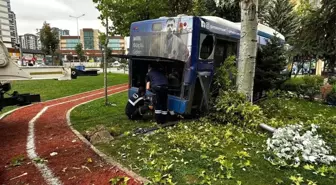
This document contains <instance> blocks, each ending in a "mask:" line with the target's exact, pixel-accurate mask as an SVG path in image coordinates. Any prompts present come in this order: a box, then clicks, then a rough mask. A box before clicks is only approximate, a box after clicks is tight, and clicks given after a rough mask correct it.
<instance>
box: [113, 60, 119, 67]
mask: <svg viewBox="0 0 336 185" xmlns="http://www.w3.org/2000/svg"><path fill="white" fill-rule="evenodd" d="M112 66H113V67H119V66H120V62H118V61H115V62H113V63H112Z"/></svg>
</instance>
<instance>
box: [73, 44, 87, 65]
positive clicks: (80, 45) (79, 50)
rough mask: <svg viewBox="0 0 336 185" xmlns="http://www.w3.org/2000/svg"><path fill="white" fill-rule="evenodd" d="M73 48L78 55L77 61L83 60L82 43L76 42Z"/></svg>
mask: <svg viewBox="0 0 336 185" xmlns="http://www.w3.org/2000/svg"><path fill="white" fill-rule="evenodd" d="M75 50H76V53H77V56H78V59H79V61H80V62H82V61H83V60H85V58H84V51H83V45H82V43H78V44H77V45H76V48H75Z"/></svg>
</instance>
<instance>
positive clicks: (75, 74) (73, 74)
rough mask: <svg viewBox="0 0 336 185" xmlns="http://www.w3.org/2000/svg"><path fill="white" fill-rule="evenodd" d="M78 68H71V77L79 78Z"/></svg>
mask: <svg viewBox="0 0 336 185" xmlns="http://www.w3.org/2000/svg"><path fill="white" fill-rule="evenodd" d="M77 76H78V75H77V70H76V69H71V79H77Z"/></svg>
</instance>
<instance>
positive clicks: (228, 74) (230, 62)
mask: <svg viewBox="0 0 336 185" xmlns="http://www.w3.org/2000/svg"><path fill="white" fill-rule="evenodd" d="M236 77H237V67H236V57H235V56H229V57H228V58H227V59H226V60H225V61H224V63H223V65H221V66H220V67H219V68H218V69H217V70H216V73H215V78H214V83H213V86H214V89H215V91H218V90H229V89H234V88H235V79H236ZM216 93H217V92H216Z"/></svg>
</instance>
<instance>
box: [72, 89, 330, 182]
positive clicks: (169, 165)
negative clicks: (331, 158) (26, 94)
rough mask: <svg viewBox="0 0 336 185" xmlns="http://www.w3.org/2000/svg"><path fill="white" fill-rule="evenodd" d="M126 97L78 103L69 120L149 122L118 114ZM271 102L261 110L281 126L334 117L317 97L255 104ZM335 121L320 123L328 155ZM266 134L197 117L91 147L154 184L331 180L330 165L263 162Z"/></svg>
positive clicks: (122, 126)
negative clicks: (107, 103) (107, 102)
mask: <svg viewBox="0 0 336 185" xmlns="http://www.w3.org/2000/svg"><path fill="white" fill-rule="evenodd" d="M126 100H127V95H126V93H122V94H118V95H114V96H111V97H110V101H112V102H116V103H117V104H118V107H104V106H102V105H103V102H102V100H98V101H95V102H92V103H90V104H87V105H84V106H81V107H79V108H77V109H75V110H74V111H73V112H72V115H71V119H72V123H73V124H74V127H75V128H77V129H78V130H79V131H80V132H82V133H83V132H84V131H85V130H87V129H90V128H91V127H94V126H95V125H97V124H103V125H106V126H107V127H108V128H110V129H111V130H112V132H114V133H123V132H125V131H131V130H133V129H135V128H137V127H145V126H150V125H152V123H144V122H130V121H128V120H127V119H126V117H125V115H124V107H125V104H126ZM271 105H272V106H273V107H269V108H264V109H265V114H266V115H267V116H269V117H273V118H277V119H280V120H283V122H284V125H285V124H292V123H294V121H300V120H301V121H304V122H305V121H307V120H313V121H312V122H314V121H321V120H323V119H322V118H326V119H327V118H328V119H330V117H331V116H336V109H335V108H331V107H328V106H326V105H321V104H319V103H317V102H307V101H304V100H283V99H271V100H267V101H265V102H262V103H261V106H262V107H267V106H271ZM274 108H277V109H276V110H273V109H274ZM269 124H271V125H272V123H269ZM307 124H308V123H307ZM335 125H336V124H331V123H328V124H323V123H322V124H320V126H321V129H322V130H323V136H324V137H326V138H325V139H326V141H327V142H328V144H329V145H331V147H332V149H333V154H334V155H335V154H336V153H335V152H336V142H335V138H336V133H335V132H336V128H335ZM273 126H277V125H273ZM269 137H270V134H268V133H265V132H263V131H261V130H259V131H255V130H253V131H252V130H248V129H242V128H240V127H237V126H233V125H216V124H213V123H209V122H207V121H204V120H198V121H194V122H184V123H180V124H179V125H178V126H177V127H174V128H170V129H163V130H159V131H157V132H155V133H154V134H152V135H146V136H144V135H142V136H132V135H129V136H127V137H123V138H119V139H115V140H114V141H113V142H112V143H111V144H100V145H97V147H98V148H99V149H100V150H101V151H103V152H104V153H106V154H108V155H109V156H111V157H113V158H115V159H116V160H118V161H119V162H121V163H122V164H124V165H126V166H129V167H130V168H131V169H132V170H134V171H135V172H137V173H139V174H140V175H142V176H144V177H147V178H148V179H150V180H151V181H153V182H155V183H154V184H173V183H171V182H174V183H176V184H218V185H222V184H229V185H230V184H232V185H236V184H250V185H268V184H295V183H294V181H300V177H302V178H303V181H304V182H302V183H298V184H314V183H313V182H316V183H317V184H318V185H321V184H324V185H333V184H335V177H336V176H335V175H336V166H335V165H334V166H333V169H334V172H332V170H330V171H328V172H324V171H325V168H324V167H321V166H314V169H311V170H306V169H304V168H303V165H301V166H299V167H288V166H287V167H279V166H277V165H272V164H271V163H270V162H268V161H266V160H265V159H264V156H267V152H266V151H265V148H266V147H265V146H266V140H267V138H269ZM330 169H331V168H330ZM314 172H317V173H318V175H316V174H314ZM321 174H322V175H325V176H322V175H321ZM331 177H333V178H331ZM290 178H291V179H292V180H291V179H290ZM310 181H311V182H310Z"/></svg>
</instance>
